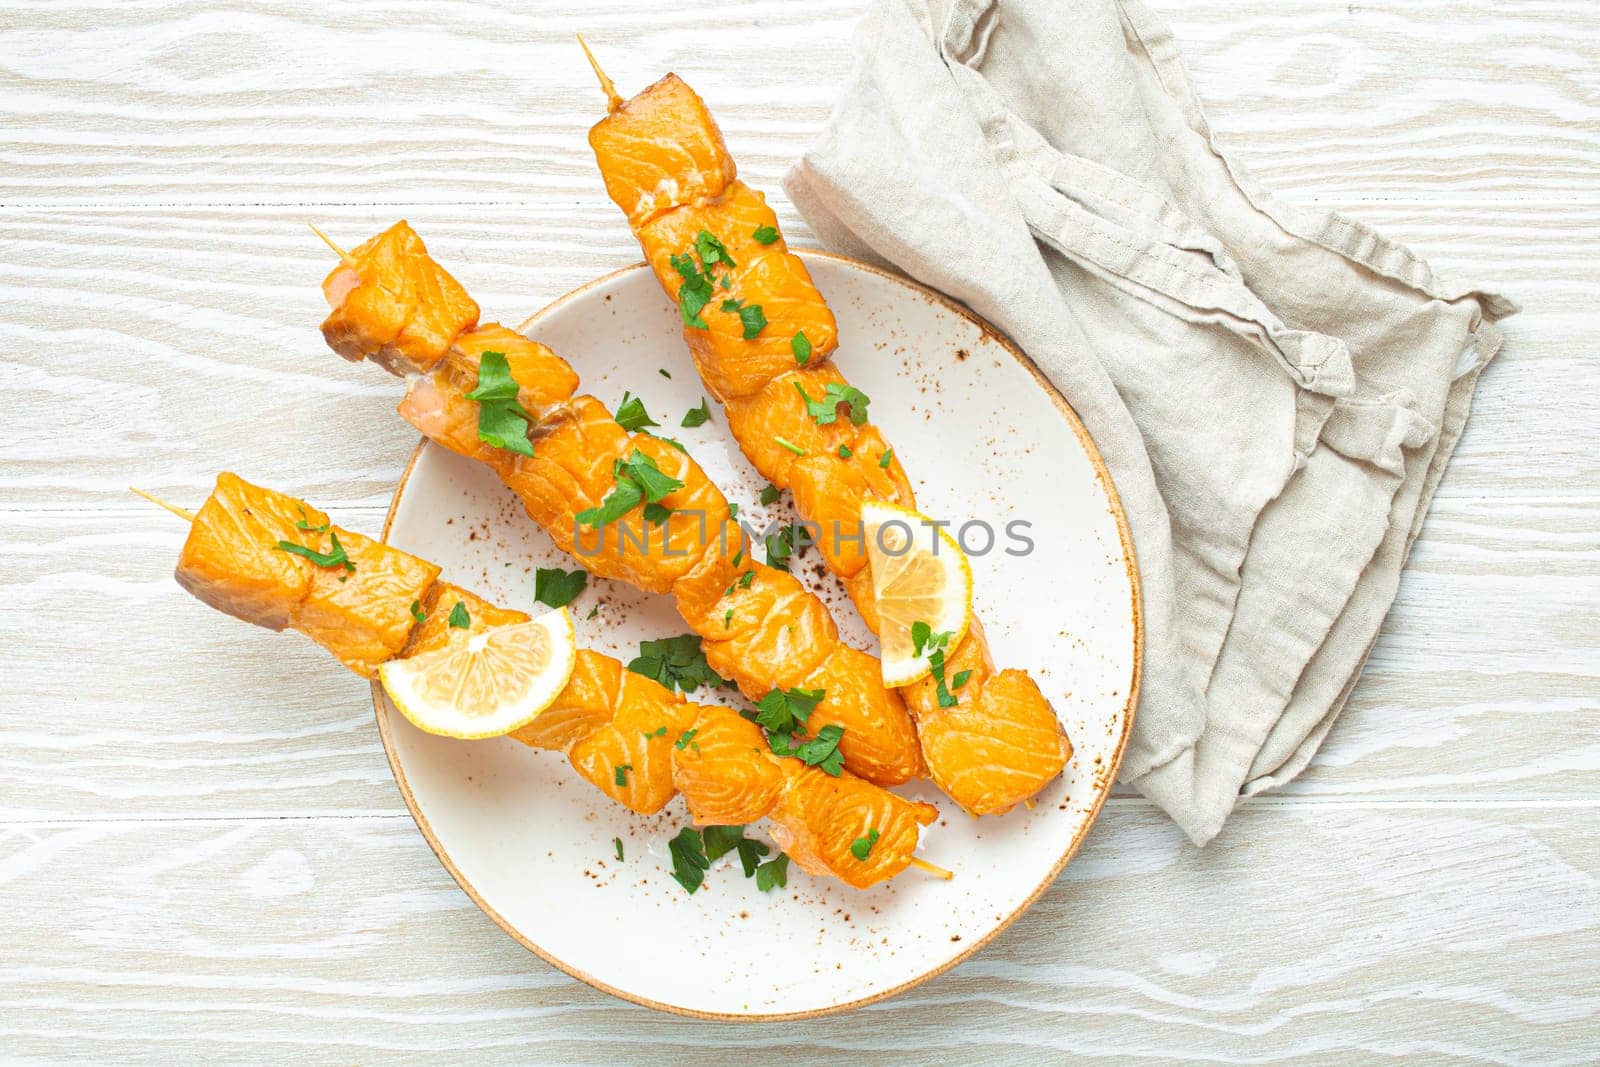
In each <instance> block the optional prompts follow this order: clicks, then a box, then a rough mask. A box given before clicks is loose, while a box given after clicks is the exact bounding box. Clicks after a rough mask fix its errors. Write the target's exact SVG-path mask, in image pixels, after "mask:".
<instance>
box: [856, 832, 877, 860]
mask: <svg viewBox="0 0 1600 1067" xmlns="http://www.w3.org/2000/svg"><path fill="white" fill-rule="evenodd" d="M877 843H878V828H877V827H876V826H874V827H873V828H872V829H870V830H868V831H867V836H866V837H858V838H856V839H855V840H854V841H852V842H850V854H851V855H852V856H854V857H855V858H856V859H858V860H864V859H866V858H867V857H868V856H870V855H872V846H873V845H876V844H877Z"/></svg>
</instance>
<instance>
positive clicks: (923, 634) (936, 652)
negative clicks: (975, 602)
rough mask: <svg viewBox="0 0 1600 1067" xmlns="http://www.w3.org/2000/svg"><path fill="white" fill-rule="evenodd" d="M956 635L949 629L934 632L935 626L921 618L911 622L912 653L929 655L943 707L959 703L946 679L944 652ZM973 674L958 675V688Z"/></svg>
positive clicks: (938, 695) (965, 672)
mask: <svg viewBox="0 0 1600 1067" xmlns="http://www.w3.org/2000/svg"><path fill="white" fill-rule="evenodd" d="M954 636H955V635H954V634H952V633H951V632H950V631H949V630H943V631H941V632H939V633H934V632H933V627H931V626H929V625H928V624H927V623H925V622H922V621H921V620H918V621H917V622H914V623H912V624H911V654H912V655H913V656H927V657H928V666H929V667H931V668H932V669H933V679H934V681H935V682H936V683H937V687H936V689H935V694H936V695H937V697H938V699H939V706H940V707H941V708H953V707H955V706H956V704H957V700H956V698H955V695H954V694H953V693H951V692H950V689H949V687H948V686H946V685H945V681H944V654H945V650H946V648H948V647H949V644H950V639H951V638H952V637H954ZM971 675H972V672H971V671H964V672H962V674H960V675H957V678H958V679H959V680H958V681H957V682H956V688H957V689H959V688H961V686H963V685H965V684H966V681H967V678H968V677H971Z"/></svg>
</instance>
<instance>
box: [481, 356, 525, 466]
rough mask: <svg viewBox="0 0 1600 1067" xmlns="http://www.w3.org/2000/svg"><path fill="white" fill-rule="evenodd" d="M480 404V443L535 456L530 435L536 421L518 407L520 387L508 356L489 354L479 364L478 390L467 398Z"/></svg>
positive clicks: (520, 406)
mask: <svg viewBox="0 0 1600 1067" xmlns="http://www.w3.org/2000/svg"><path fill="white" fill-rule="evenodd" d="M467 399H468V400H475V401H477V403H478V440H480V441H487V442H489V444H491V445H494V446H495V447H496V448H503V449H506V450H507V451H508V452H515V453H517V454H518V455H520V456H531V455H533V445H532V444H531V443H530V442H529V441H528V431H529V430H530V429H531V428H532V427H533V423H534V418H533V416H532V415H530V414H528V413H527V411H525V410H524V409H523V407H522V405H520V404H518V403H517V383H516V380H515V379H514V378H512V377H511V367H510V365H509V364H508V363H507V362H506V354H505V353H504V352H485V353H483V355H482V356H481V357H480V358H479V360H478V387H477V388H476V389H474V390H472V392H470V393H468V394H467Z"/></svg>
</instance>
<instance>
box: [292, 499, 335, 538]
mask: <svg viewBox="0 0 1600 1067" xmlns="http://www.w3.org/2000/svg"><path fill="white" fill-rule="evenodd" d="M295 509H296V510H298V511H299V512H300V521H298V522H296V523H295V524H294V528H295V529H296V530H309V531H311V532H312V533H327V532H328V523H323V524H322V525H321V526H313V525H311V516H309V515H307V514H306V507H305V505H304V504H296V505H295Z"/></svg>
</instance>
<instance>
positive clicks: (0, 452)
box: [0, 203, 1600, 509]
mask: <svg viewBox="0 0 1600 1067" xmlns="http://www.w3.org/2000/svg"><path fill="white" fill-rule="evenodd" d="M403 213H404V214H409V216H410V218H411V220H412V222H413V224H415V225H416V226H418V227H419V229H420V230H421V232H422V233H423V234H424V235H425V236H426V238H427V239H428V240H429V241H430V242H431V247H432V248H433V249H434V251H435V252H436V254H437V255H438V256H439V257H440V258H441V259H442V260H443V261H444V262H445V263H446V264H447V265H448V266H449V267H450V268H451V269H452V270H453V271H454V272H456V273H457V274H458V275H459V276H460V277H461V278H462V279H463V281H464V282H466V283H467V285H468V287H469V288H470V289H471V290H472V291H474V292H475V293H476V295H477V297H478V299H479V301H480V303H481V304H482V306H483V307H484V309H485V317H486V318H494V317H500V318H502V319H505V320H507V321H511V322H517V321H520V319H521V318H522V317H523V316H524V315H525V314H526V313H528V312H530V311H532V310H534V309H535V308H538V307H540V306H542V305H543V304H545V303H546V302H548V301H549V300H551V299H553V298H555V297H556V296H558V295H560V294H561V293H563V292H566V291H568V290H570V289H572V288H574V287H576V286H577V285H580V284H582V283H583V282H584V281H587V280H588V279H590V278H592V277H594V276H595V275H597V274H599V273H602V272H604V271H606V270H610V269H614V268H616V267H620V266H623V265H626V264H628V263H630V262H633V261H634V259H635V257H636V256H637V250H636V248H635V246H634V244H633V242H632V240H631V239H630V238H629V236H628V235H627V232H626V230H625V229H624V227H623V226H622V225H621V224H620V222H619V221H618V220H617V219H615V218H614V217H613V215H614V212H613V211H612V209H611V208H610V207H609V206H608V205H602V204H598V203H595V204H592V205H589V206H588V207H587V208H583V209H579V208H573V207H566V206H562V205H558V204H548V205H543V206H539V207H519V208H507V207H495V206H483V207H480V206H468V207H460V206H422V207H418V206H413V207H410V208H399V207H394V206H375V207H334V206H327V205H324V206H319V207H316V208H250V209H246V208H235V209H159V208H141V209H136V210H123V209H114V210H112V209H107V210H89V209H72V210H67V209H54V210H15V211H4V212H0V286H3V287H5V289H6V290H7V292H8V293H10V294H12V296H13V298H14V306H15V308H16V310H15V311H14V312H13V314H12V315H10V316H7V319H6V321H5V322H3V323H0V341H3V342H4V345H5V351H6V353H7V355H5V356H0V373H3V374H4V376H5V381H6V382H7V384H8V385H9V386H10V389H9V398H10V399H9V403H10V404H11V408H10V412H11V418H10V420H9V422H10V425H9V427H8V430H9V431H10V432H9V433H8V434H7V435H6V436H5V437H4V438H0V509H17V508H22V507H58V508H59V507H70V508H82V507H106V506H110V507H116V508H123V507H126V505H127V501H126V498H125V495H124V488H125V486H126V485H127V484H128V483H129V482H136V483H138V484H141V485H144V486H145V487H146V488H149V489H151V490H152V491H157V492H170V493H172V494H174V495H176V496H178V497H190V498H192V497H195V496H197V495H199V494H200V493H202V492H203V491H204V488H205V487H206V486H208V485H209V482H210V477H211V473H212V472H213V471H214V470H216V469H218V468H219V467H228V468H233V469H237V470H240V471H241V472H249V471H255V472H257V474H258V475H259V476H261V477H266V478H270V479H271V480H272V481H273V483H274V484H275V485H278V486H280V487H282V488H284V489H287V490H290V491H293V492H298V493H302V494H304V495H309V496H312V497H314V498H315V499H317V500H319V501H327V502H329V503H335V504H351V505H378V504H380V503H382V502H384V501H386V500H387V498H388V495H389V492H390V490H391V488H392V486H393V484H394V479H395V477H396V475H397V474H398V473H399V471H400V469H401V467H402V466H403V465H404V463H405V459H406V457H407V456H408V455H409V453H410V451H411V447H412V445H413V443H414V441H415V435H414V434H413V433H412V432H411V431H410V430H409V429H408V428H407V427H405V425H404V424H403V423H402V422H401V421H400V420H399V419H398V418H396V417H395V416H394V413H393V404H394V403H395V402H397V400H398V397H399V387H398V383H396V382H394V381H393V380H392V379H390V378H389V377H388V376H386V375H384V374H382V373H380V372H379V371H377V370H376V369H374V368H371V367H352V366H349V365H347V364H345V363H344V362H343V361H342V360H340V359H338V358H336V357H335V356H334V355H333V354H332V353H331V352H329V351H328V349H327V347H326V346H325V345H324V344H323V342H322V339H321V337H320V335H319V333H318V331H317V324H318V323H319V322H320V321H321V319H322V317H323V315H324V314H325V306H324V305H323V303H322V301H321V297H320V293H319V292H318V290H317V288H316V286H317V283H318V282H320V280H321V278H322V276H323V274H324V272H325V271H326V270H327V268H328V267H329V265H330V261H331V258H332V257H331V256H330V255H329V254H328V252H327V250H326V249H325V248H324V247H323V246H322V245H321V244H320V243H319V242H317V241H316V240H315V239H314V238H313V237H312V236H311V235H310V233H309V231H308V230H306V228H305V223H306V221H307V220H308V219H312V218H314V219H316V220H318V221H320V222H321V223H323V224H326V226H327V227H329V228H330V230H331V232H332V233H334V234H336V235H337V236H339V237H341V238H342V239H345V240H348V241H355V240H359V239H361V238H363V237H365V236H366V235H369V234H371V233H373V232H376V231H377V230H378V229H380V228H381V227H383V226H385V225H387V224H388V223H390V222H392V221H393V220H394V219H395V218H396V217H397V216H398V215H400V214H403ZM1361 214H1362V215H1363V217H1367V218H1370V219H1372V220H1373V221H1376V222H1378V223H1379V224H1381V225H1383V226H1385V228H1387V229H1389V230H1391V231H1393V232H1394V233H1395V234H1396V236H1398V237H1400V238H1402V239H1412V238H1415V239H1416V240H1417V243H1418V244H1419V246H1420V247H1421V249H1422V250H1423V251H1424V252H1425V253H1426V254H1428V255H1431V256H1435V257H1436V258H1439V259H1441V260H1442V261H1443V262H1442V263H1441V266H1442V267H1460V268H1462V269H1461V271H1460V273H1463V274H1474V275H1479V276H1482V277H1491V278H1493V279H1494V281H1495V284H1496V286H1497V287H1499V288H1502V289H1503V290H1505V291H1507V292H1510V293H1512V294H1514V295H1516V296H1517V297H1519V298H1521V299H1523V300H1524V301H1525V302H1526V304H1527V311H1526V313H1525V314H1523V315H1520V316H1517V317H1514V318H1511V319H1508V320H1506V323H1505V328H1506V333H1507V335H1508V342H1507V348H1506V351H1505V354H1504V356H1503V357H1502V358H1501V359H1500V360H1499V361H1497V363H1496V364H1495V365H1494V366H1493V367H1491V369H1490V370H1489V372H1488V373H1487V374H1486V375H1485V377H1484V379H1483V381H1482V383H1481V384H1480V386H1479V390H1478V393H1479V400H1478V405H1477V412H1476V414H1475V416H1474V419H1473V421H1472V422H1471V423H1469V428H1468V431H1467V434H1466V435H1465V437H1464V439H1463V441H1462V443H1461V446H1460V449H1459V450H1458V454H1457V458H1456V461H1455V463H1454V465H1453V466H1452V468H1451V471H1450V473H1449V475H1448V476H1447V477H1446V479H1445V482H1444V487H1443V490H1442V491H1443V492H1444V493H1445V494H1447V495H1448V494H1465V495H1470V496H1481V495H1488V494H1496V495H1508V494H1526V495H1532V496H1538V497H1545V496H1549V495H1552V494H1557V495H1559V494H1572V495H1584V494H1592V492H1593V490H1594V486H1596V485H1600V450H1596V449H1594V448H1592V447H1589V445H1588V442H1592V441H1594V440H1596V439H1597V438H1600V392H1597V391H1596V390H1594V389H1593V388H1591V387H1590V386H1591V381H1590V379H1591V378H1592V372H1591V370H1590V366H1591V363H1592V354H1593V350H1594V347H1595V342H1596V337H1597V327H1596V325H1595V321H1594V317H1593V314H1592V309H1593V294H1594V287H1595V282H1596V280H1597V275H1596V267H1595V264H1596V263H1597V262H1600V204H1597V205H1594V206H1592V207H1581V208H1574V209H1572V210H1570V211H1569V212H1567V213H1566V214H1564V215H1554V214H1552V213H1550V212H1549V211H1547V210H1545V209H1543V208H1539V207H1536V206H1532V205H1512V206H1509V207H1506V208H1503V209H1497V210H1495V211H1493V212H1486V211H1484V210H1482V209H1476V210H1470V211H1469V210H1465V209H1463V208H1461V207H1460V206H1459V205H1437V204H1405V205H1395V204H1385V205H1368V206H1366V207H1364V208H1362V210H1361ZM798 232H799V233H800V234H801V235H802V237H801V238H800V239H802V240H803V239H804V237H803V235H804V230H803V228H798ZM1468 268H1475V269H1470V270H1469V269H1468ZM841 358H842V359H843V360H844V361H846V362H848V360H849V358H850V353H849V351H848V346H847V348H846V350H845V352H844V353H843V355H842V356H841ZM580 369H581V368H580ZM626 384H629V383H620V384H618V385H617V388H616V390H614V391H615V392H620V389H621V388H622V386H623V385H626ZM602 392H604V390H603V389H602ZM196 397H200V398H203V400H202V401H201V402H198V403H197V402H196V400H195V398H196ZM108 413H109V417H108ZM1534 413H1536V417H1534ZM108 455H112V456H115V457H116V463H115V464H110V463H106V462H104V459H105V457H106V456H108Z"/></svg>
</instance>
